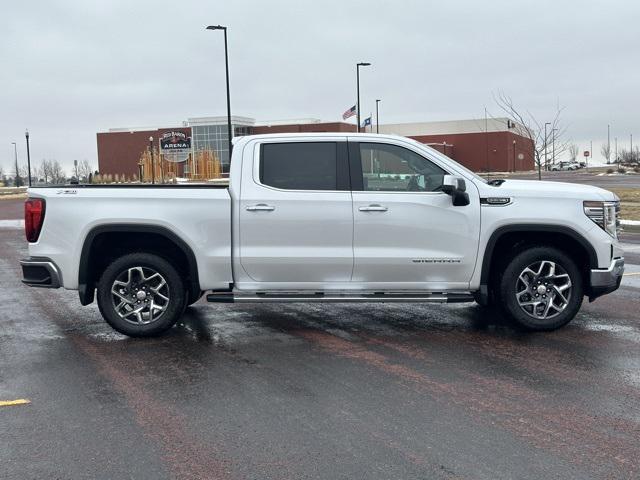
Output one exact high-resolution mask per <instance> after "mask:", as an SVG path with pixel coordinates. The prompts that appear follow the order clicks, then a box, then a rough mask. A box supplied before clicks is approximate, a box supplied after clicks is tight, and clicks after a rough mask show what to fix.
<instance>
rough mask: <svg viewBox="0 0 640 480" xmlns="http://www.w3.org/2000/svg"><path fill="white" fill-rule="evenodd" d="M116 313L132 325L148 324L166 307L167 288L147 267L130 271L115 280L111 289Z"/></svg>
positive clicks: (159, 276) (153, 271)
mask: <svg viewBox="0 0 640 480" xmlns="http://www.w3.org/2000/svg"><path fill="white" fill-rule="evenodd" d="M111 299H112V301H113V307H114V309H115V311H116V313H117V314H118V315H119V316H120V317H121V318H122V319H123V320H125V321H127V322H129V323H132V324H134V325H146V324H149V323H152V322H154V321H156V320H158V318H160V316H161V315H162V314H163V313H164V312H165V310H166V309H167V307H168V306H169V285H168V284H167V281H166V280H165V279H164V277H163V276H162V275H160V274H159V273H158V272H156V271H155V270H153V269H152V268H149V267H132V268H129V269H127V270H125V271H123V272H122V273H121V274H120V275H118V276H117V277H116V279H115V280H114V282H113V285H112V286H111Z"/></svg>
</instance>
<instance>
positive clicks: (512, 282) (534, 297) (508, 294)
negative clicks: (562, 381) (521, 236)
mask: <svg viewBox="0 0 640 480" xmlns="http://www.w3.org/2000/svg"><path fill="white" fill-rule="evenodd" d="M542 262H546V263H545V267H544V271H546V272H548V271H549V269H550V268H551V263H553V264H554V267H553V268H554V269H555V271H556V274H558V273H559V272H563V273H561V274H560V277H561V278H557V279H555V280H551V278H552V277H551V276H550V275H549V274H548V273H542V274H541V275H540V276H533V275H530V274H529V273H528V272H527V273H525V275H524V277H525V279H526V280H527V282H528V283H527V284H528V285H530V288H526V287H525V283H524V281H522V280H519V278H520V275H521V273H524V272H525V269H526V268H527V267H531V266H533V269H532V270H531V271H534V270H536V271H537V268H538V266H539V265H542ZM565 275H568V280H569V281H570V282H571V286H570V289H569V290H568V292H569V293H568V294H567V293H566V292H567V290H564V291H562V292H560V293H561V294H562V296H558V295H559V294H558V291H559V290H558V289H557V288H556V287H554V285H559V286H560V288H562V287H563V286H564V285H563V284H564V283H565V282H566V281H567V278H566V276H565ZM534 279H535V280H534ZM582 282H583V279H582V274H581V273H580V269H579V268H578V267H577V265H576V263H575V261H573V259H572V258H571V257H569V256H568V255H567V254H566V253H564V252H563V251H561V250H559V249H557V248H554V247H530V248H527V249H526V250H523V251H521V252H520V253H517V254H516V255H514V257H513V258H511V260H510V261H509V262H507V264H506V267H505V268H504V270H503V273H502V277H501V278H500V279H499V282H498V289H499V292H498V293H499V298H500V305H501V307H502V309H503V310H504V312H505V313H506V315H507V316H508V317H509V318H510V319H512V320H513V321H514V322H516V323H517V324H518V325H520V326H521V327H524V328H526V329H528V330H538V331H543V330H555V329H557V328H560V327H562V326H564V325H566V324H567V323H569V322H570V321H571V320H572V319H573V317H575V315H576V313H578V310H580V306H581V305H582V299H583V296H584V288H583V283H582ZM534 285H536V286H534ZM525 290H526V292H525ZM518 292H525V293H524V294H522V295H521V296H517V293H518ZM529 292H530V293H529ZM548 292H552V293H551V294H549V293H548ZM545 293H546V294H547V295H544V294H545ZM567 295H568V297H567V298H566V299H567V301H566V302H564V301H563V300H562V297H563V296H567ZM543 296H544V299H543V298H542V297H543ZM518 298H520V299H521V301H522V303H523V304H527V303H533V302H541V304H537V305H535V306H533V305H525V306H521V305H520V302H519V301H518ZM542 302H546V303H542ZM549 302H550V303H551V304H552V305H551V307H549V308H546V305H547V304H548V303H549ZM556 307H558V308H562V309H561V310H558V309H557V308H556ZM545 309H546V311H548V312H549V313H548V314H547V316H546V317H545V318H543V317H542V315H541V313H544V312H545Z"/></svg>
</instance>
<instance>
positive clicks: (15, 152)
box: [11, 142, 20, 187]
mask: <svg viewBox="0 0 640 480" xmlns="http://www.w3.org/2000/svg"><path fill="white" fill-rule="evenodd" d="M11 145H13V153H14V155H15V157H16V178H15V179H14V180H13V184H14V185H15V186H16V187H19V186H20V172H19V171H18V145H17V144H16V142H11Z"/></svg>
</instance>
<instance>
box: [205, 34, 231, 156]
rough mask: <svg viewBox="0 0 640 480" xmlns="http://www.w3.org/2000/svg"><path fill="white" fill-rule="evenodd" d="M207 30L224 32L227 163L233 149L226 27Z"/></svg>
mask: <svg viewBox="0 0 640 480" xmlns="http://www.w3.org/2000/svg"><path fill="white" fill-rule="evenodd" d="M207 30H222V31H223V32H224V68H225V72H226V78H227V130H228V132H227V133H228V138H229V163H231V152H232V150H233V142H232V139H233V130H232V129H231V94H230V93H229V53H228V50H227V27H224V26H222V25H209V26H208V27H207Z"/></svg>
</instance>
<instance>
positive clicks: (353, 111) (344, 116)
mask: <svg viewBox="0 0 640 480" xmlns="http://www.w3.org/2000/svg"><path fill="white" fill-rule="evenodd" d="M355 114H356V106H355V105H354V106H353V107H351V108H350V109H348V110H347V111H346V112H344V113H343V114H342V119H343V120H346V119H347V118H349V117H353V116H354V115H355Z"/></svg>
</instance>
